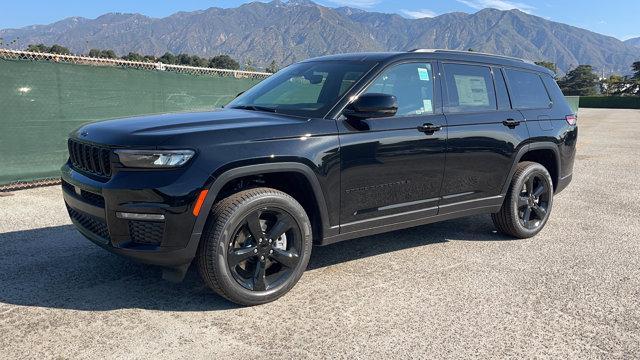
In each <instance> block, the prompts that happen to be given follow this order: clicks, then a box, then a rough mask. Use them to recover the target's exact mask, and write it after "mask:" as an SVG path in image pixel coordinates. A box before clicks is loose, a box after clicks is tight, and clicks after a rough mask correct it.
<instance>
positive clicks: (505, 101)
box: [493, 68, 511, 110]
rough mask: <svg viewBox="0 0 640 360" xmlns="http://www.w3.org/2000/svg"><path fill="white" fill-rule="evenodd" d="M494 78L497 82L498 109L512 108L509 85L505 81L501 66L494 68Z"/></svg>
mask: <svg viewBox="0 0 640 360" xmlns="http://www.w3.org/2000/svg"><path fill="white" fill-rule="evenodd" d="M493 78H494V80H495V82H496V97H497V98H498V109H499V110H508V109H511V102H510V101H509V93H508V92H507V85H506V84H505V82H504V75H503V74H502V70H501V69H500V68H493Z"/></svg>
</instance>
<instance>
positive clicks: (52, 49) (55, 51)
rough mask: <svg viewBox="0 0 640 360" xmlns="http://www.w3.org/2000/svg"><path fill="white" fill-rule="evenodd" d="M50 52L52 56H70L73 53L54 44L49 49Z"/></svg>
mask: <svg viewBox="0 0 640 360" xmlns="http://www.w3.org/2000/svg"><path fill="white" fill-rule="evenodd" d="M49 52H50V53H52V54H60V55H69V54H71V51H69V49H67V48H66V47H64V46H61V45H58V44H53V46H51V47H50V48H49Z"/></svg>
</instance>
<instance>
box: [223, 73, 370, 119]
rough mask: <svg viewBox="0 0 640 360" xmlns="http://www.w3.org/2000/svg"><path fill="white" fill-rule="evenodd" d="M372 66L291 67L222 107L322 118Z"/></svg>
mask: <svg viewBox="0 0 640 360" xmlns="http://www.w3.org/2000/svg"><path fill="white" fill-rule="evenodd" d="M374 65H375V63H371V62H368V63H367V62H349V61H325V62H304V63H298V64H293V65H291V66H288V67H286V68H284V69H282V70H280V71H279V72H277V73H275V74H274V75H271V76H270V77H269V78H267V79H266V80H264V81H263V82H261V83H259V84H258V85H256V86H254V87H253V88H251V89H250V90H248V91H247V92H245V93H244V94H242V95H240V96H239V97H238V98H236V99H235V100H233V101H232V102H231V103H229V105H227V106H226V107H227V108H232V109H245V110H253V111H268V112H277V113H281V114H287V115H294V116H303V117H315V118H319V117H323V116H324V115H325V114H326V113H327V112H328V111H329V110H330V109H331V107H332V106H333V105H334V104H335V103H336V102H337V101H338V99H340V97H341V96H342V95H344V93H346V92H347V91H348V90H349V89H351V87H352V86H353V85H354V84H355V83H356V82H357V81H358V80H360V78H362V76H364V75H365V74H366V73H367V71H369V69H371V68H372V67H373V66H374Z"/></svg>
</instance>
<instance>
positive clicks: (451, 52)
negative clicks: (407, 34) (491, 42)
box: [409, 49, 534, 64]
mask: <svg viewBox="0 0 640 360" xmlns="http://www.w3.org/2000/svg"><path fill="white" fill-rule="evenodd" d="M409 52H418V53H450V54H472V55H481V56H491V57H495V58H501V59H509V60H515V61H522V62H524V63H529V64H533V63H534V62H533V61H530V60H525V59H521V58H517V57H513V56H506V55H496V54H489V53H482V52H475V51H464V50H448V49H413V50H409Z"/></svg>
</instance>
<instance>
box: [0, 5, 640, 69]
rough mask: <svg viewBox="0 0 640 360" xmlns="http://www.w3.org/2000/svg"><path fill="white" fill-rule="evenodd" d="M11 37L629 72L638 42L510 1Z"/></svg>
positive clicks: (85, 46) (279, 8)
mask: <svg viewBox="0 0 640 360" xmlns="http://www.w3.org/2000/svg"><path fill="white" fill-rule="evenodd" d="M0 37H2V38H4V39H5V42H9V41H11V40H13V39H17V42H16V44H15V45H14V46H13V47H17V48H24V47H26V45H28V44H33V43H45V44H53V43H58V44H63V45H65V46H68V47H69V48H70V49H71V50H72V51H73V52H76V53H86V52H88V50H89V49H90V48H110V49H114V50H115V51H116V52H117V53H119V54H126V53H128V52H129V51H136V52H140V53H145V54H154V55H161V54H163V53H164V52H166V51H171V52H173V53H180V52H186V53H190V54H197V55H201V56H214V55H217V54H221V53H226V54H230V55H232V56H233V57H236V58H239V59H241V60H243V61H247V60H251V61H253V62H254V63H256V64H258V65H261V66H265V65H266V64H268V63H269V62H271V60H276V61H277V62H278V63H280V64H288V63H291V62H294V61H297V60H301V59H305V58H309V57H313V56H319V55H324V54H330V53H340V52H356V51H384V50H408V49H412V48H447V49H464V50H466V49H468V48H472V49H474V50H476V51H483V52H490V53H496V54H504V55H511V56H517V57H522V58H526V59H530V60H534V61H535V60H549V61H553V62H556V63H557V64H558V67H559V69H560V70H561V71H566V70H568V69H570V68H572V67H575V66H576V65H578V64H591V65H593V66H594V67H595V68H596V69H598V70H599V71H600V70H602V69H603V68H604V71H605V72H606V73H610V72H622V73H628V72H629V71H630V65H631V63H632V62H634V61H637V60H640V48H638V47H635V46H632V43H627V44H625V43H623V42H622V41H620V40H617V39H615V38H613V37H609V36H605V35H601V34H597V33H594V32H591V31H588V30H584V29H580V28H577V27H573V26H569V25H565V24H561V23H557V22H553V21H548V20H545V19H543V18H540V17H536V16H533V15H529V14H525V13H523V12H521V11H518V10H509V11H499V10H495V9H484V10H481V11H479V12H477V13H475V14H466V13H449V14H443V15H440V16H437V17H434V18H424V19H406V18H403V17H401V16H399V15H396V14H382V13H375V12H366V11H363V10H357V9H352V8H348V7H343V8H328V7H324V6H320V5H318V4H315V3H313V2H311V1H307V0H291V1H289V2H287V3H283V2H281V1H279V0H276V1H272V2H270V3H261V2H254V3H249V4H244V5H241V6H239V7H237V8H231V9H221V8H215V7H214V8H210V9H207V10H201V11H194V12H179V13H176V14H173V15H171V16H168V17H165V18H161V19H157V18H150V17H147V16H143V15H140V14H120V13H109V14H105V15H102V16H100V17H98V18H96V19H86V18H80V17H73V18H68V19H64V20H61V21H59V22H56V23H53V24H49V25H36V26H28V27H25V28H21V29H5V30H0Z"/></svg>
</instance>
